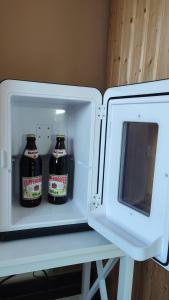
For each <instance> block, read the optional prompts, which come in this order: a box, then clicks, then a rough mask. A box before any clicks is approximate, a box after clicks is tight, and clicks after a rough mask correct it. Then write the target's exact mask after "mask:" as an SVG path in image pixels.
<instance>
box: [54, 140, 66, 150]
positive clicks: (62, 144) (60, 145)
mask: <svg viewBox="0 0 169 300" xmlns="http://www.w3.org/2000/svg"><path fill="white" fill-rule="evenodd" d="M55 149H65V142H64V140H59V141H57V142H56V146H55Z"/></svg>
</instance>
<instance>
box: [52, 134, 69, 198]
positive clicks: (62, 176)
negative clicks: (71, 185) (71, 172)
mask: <svg viewBox="0 0 169 300" xmlns="http://www.w3.org/2000/svg"><path fill="white" fill-rule="evenodd" d="M64 141H65V137H64V135H57V137H56V146H55V149H54V150H53V153H52V155H51V157H50V160H49V186H48V201H49V202H50V203H53V204H63V203H65V202H66V201H67V198H68V196H67V193H68V156H67V153H66V149H65V142H64Z"/></svg>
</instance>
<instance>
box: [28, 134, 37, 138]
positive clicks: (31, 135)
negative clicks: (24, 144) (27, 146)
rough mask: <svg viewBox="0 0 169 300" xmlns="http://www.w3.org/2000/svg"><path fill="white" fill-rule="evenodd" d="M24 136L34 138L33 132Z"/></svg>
mask: <svg viewBox="0 0 169 300" xmlns="http://www.w3.org/2000/svg"><path fill="white" fill-rule="evenodd" d="M26 137H27V138H36V136H35V134H33V133H28V134H27V135H26Z"/></svg>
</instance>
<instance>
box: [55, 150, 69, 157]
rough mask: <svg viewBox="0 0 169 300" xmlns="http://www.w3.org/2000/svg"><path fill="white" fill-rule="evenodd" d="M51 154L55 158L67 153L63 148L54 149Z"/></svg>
mask: <svg viewBox="0 0 169 300" xmlns="http://www.w3.org/2000/svg"><path fill="white" fill-rule="evenodd" d="M52 155H53V156H54V157H55V158H56V159H57V158H59V157H63V156H65V155H67V153H66V150H65V149H54V150H53V152H52Z"/></svg>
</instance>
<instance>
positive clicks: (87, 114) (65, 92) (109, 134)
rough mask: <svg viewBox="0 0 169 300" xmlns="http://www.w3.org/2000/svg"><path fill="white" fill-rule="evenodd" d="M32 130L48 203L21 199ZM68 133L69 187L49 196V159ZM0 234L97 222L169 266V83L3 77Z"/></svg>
mask: <svg viewBox="0 0 169 300" xmlns="http://www.w3.org/2000/svg"><path fill="white" fill-rule="evenodd" d="M28 133H33V134H35V135H36V144H37V148H38V151H39V153H40V155H41V157H42V161H43V180H44V183H43V200H42V203H41V205H40V206H37V207H33V208H25V207H22V206H20V203H19V197H20V195H19V193H20V188H19V176H20V175H19V160H20V156H21V154H22V153H23V151H24V147H25V136H26V134H28ZM61 133H62V134H64V135H65V136H66V148H67V150H68V154H69V157H70V158H71V159H72V165H73V168H72V170H73V172H72V182H73V184H72V192H71V194H70V197H69V200H68V202H67V203H65V204H63V205H52V204H50V203H48V201H47V184H46V182H47V178H48V157H49V154H50V153H51V151H52V150H51V149H53V148H54V146H55V136H56V134H61ZM0 192H1V193H0V237H1V240H5V239H11V238H23V237H24V238H26V237H30V236H39V235H43V234H44V235H46V234H52V233H55V234H57V233H63V232H72V231H75V232H76V231H80V230H88V229H89V228H93V229H94V230H96V231H97V232H99V233H100V234H101V235H103V236H104V237H105V238H107V239H108V240H109V241H111V242H112V243H114V244H115V245H116V246H117V247H119V248H120V249H122V250H123V251H124V252H125V253H126V254H127V255H129V256H131V257H132V258H133V259H136V260H140V261H141V260H145V259H148V258H152V257H153V258H154V259H155V260H156V261H157V262H158V263H160V264H161V265H162V266H164V267H165V268H166V269H169V267H168V263H169V254H168V253H169V251H168V248H169V247H168V243H169V80H161V81H154V82H148V83H141V84H133V85H127V86H120V87H114V88H110V89H108V90H107V91H106V92H105V94H104V96H103V97H102V95H101V93H100V92H99V91H98V90H97V89H95V88H88V87H79V86H68V85H58V84H49V83H38V82H27V81H18V80H5V81H3V82H1V84H0Z"/></svg>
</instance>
